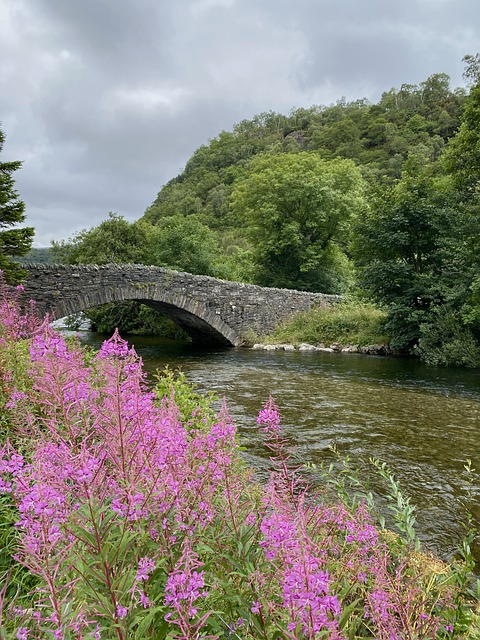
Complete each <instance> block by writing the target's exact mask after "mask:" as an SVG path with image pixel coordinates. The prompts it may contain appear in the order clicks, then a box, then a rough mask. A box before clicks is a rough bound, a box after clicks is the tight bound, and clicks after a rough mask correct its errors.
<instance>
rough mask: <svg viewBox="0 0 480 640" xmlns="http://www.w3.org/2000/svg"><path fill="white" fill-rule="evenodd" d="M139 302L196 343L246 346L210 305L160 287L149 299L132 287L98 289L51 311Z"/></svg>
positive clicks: (68, 312)
mask: <svg viewBox="0 0 480 640" xmlns="http://www.w3.org/2000/svg"><path fill="white" fill-rule="evenodd" d="M127 300H136V301H137V302H140V303H142V304H145V305H147V306H149V307H151V308H153V309H155V310H156V311H158V312H159V313H161V314H162V315H163V316H165V317H167V318H170V319H171V320H172V321H173V322H175V323H176V324H177V325H178V326H179V327H180V328H181V329H183V330H184V331H185V332H186V333H187V334H188V335H189V336H190V337H191V338H192V341H193V342H194V343H196V344H217V345H220V346H226V347H232V346H239V345H241V344H242V343H243V338H242V336H241V335H240V334H239V333H238V332H237V331H235V330H234V329H232V327H230V326H229V325H228V324H227V323H226V322H225V321H224V320H223V319H222V318H221V317H220V314H219V313H218V311H217V312H216V311H213V310H211V309H208V307H207V305H206V304H205V303H204V302H202V301H200V300H194V299H192V298H190V297H187V296H183V295H178V294H172V293H171V292H169V291H166V290H165V289H163V288H161V287H155V292H154V294H153V295H149V296H148V297H147V296H145V294H144V293H143V292H142V291H141V289H140V290H139V289H138V288H135V287H132V286H128V285H127V286H124V287H118V288H115V290H114V291H111V290H110V291H109V292H108V295H107V294H106V293H105V290H101V289H100V290H99V291H97V292H95V293H93V294H92V293H88V294H82V292H81V291H78V292H77V293H76V294H75V295H74V296H71V297H69V298H68V299H63V300H57V302H56V304H54V305H53V306H52V307H51V308H50V312H51V313H52V314H53V315H54V316H55V317H57V318H60V317H64V316H68V315H71V314H74V313H78V312H79V311H85V310H86V309H90V308H92V307H97V306H100V305H102V304H106V303H109V302H114V303H115V302H117V303H119V302H125V301H127Z"/></svg>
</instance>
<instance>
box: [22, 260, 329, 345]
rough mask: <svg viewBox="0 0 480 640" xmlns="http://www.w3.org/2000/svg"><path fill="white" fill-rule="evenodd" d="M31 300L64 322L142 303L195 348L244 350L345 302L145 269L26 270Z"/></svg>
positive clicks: (50, 267) (49, 267)
mask: <svg viewBox="0 0 480 640" xmlns="http://www.w3.org/2000/svg"><path fill="white" fill-rule="evenodd" d="M24 267H25V269H27V270H28V276H27V278H26V280H25V283H24V285H25V295H26V296H27V298H28V299H33V300H35V301H36V302H37V307H38V309H39V310H40V311H41V312H42V313H46V312H48V313H49V314H50V315H51V317H52V318H62V317H64V316H68V315H71V314H74V313H77V312H79V311H85V310H86V309H90V308H91V307H96V306H98V305H101V304H105V303H107V302H123V301H124V300H138V301H139V302H141V303H143V304H146V305H148V306H150V307H153V308H154V309H156V310H157V311H158V312H159V313H161V314H162V315H164V316H166V317H168V318H170V319H171V320H173V321H174V322H175V323H176V324H177V325H179V326H180V327H181V328H182V329H184V330H185V331H186V333H188V334H189V335H190V337H191V338H192V340H193V341H194V342H197V343H216V344H220V345H225V346H241V345H243V344H246V343H247V342H248V337H249V335H251V334H252V332H254V333H255V334H257V335H262V334H267V333H269V332H271V331H272V330H273V329H274V328H275V327H276V325H277V324H279V323H280V322H282V321H284V320H286V319H287V318H289V317H290V316H291V315H293V314H294V313H296V312H297V311H306V310H308V309H310V308H311V307H313V306H316V305H320V304H322V303H323V304H330V303H334V302H338V300H339V296H333V295H326V294H322V293H307V292H302V291H294V290H291V289H273V288H265V287H259V286H256V285H251V284H242V283H239V282H228V281H226V280H217V279H216V278H210V277H208V276H195V275H192V274H191V273H181V272H178V271H172V270H170V269H165V268H162V267H148V266H143V265H130V264H129V265H116V264H115V265H105V266H93V265H76V266H70V265H24Z"/></svg>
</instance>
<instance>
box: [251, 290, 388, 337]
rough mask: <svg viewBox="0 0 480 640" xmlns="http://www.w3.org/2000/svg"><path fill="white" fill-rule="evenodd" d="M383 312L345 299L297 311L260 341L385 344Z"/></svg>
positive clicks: (384, 314)
mask: <svg viewBox="0 0 480 640" xmlns="http://www.w3.org/2000/svg"><path fill="white" fill-rule="evenodd" d="M385 322H386V313H385V312H383V311H381V310H380V309H378V308H377V307H375V306H373V305H371V304H364V303H359V302H356V301H355V302H354V301H346V302H342V303H340V304H336V305H330V306H326V305H322V306H319V307H316V308H314V309H311V310H310V311H307V312H304V313H298V314H296V315H295V316H293V317H292V318H291V319H290V320H289V321H288V322H286V323H284V324H282V325H281V326H279V327H278V328H277V329H276V330H275V332H274V333H273V334H272V335H270V336H267V337H266V338H264V340H263V341H264V342H271V343H272V344H278V343H281V342H286V343H291V344H299V343H301V342H308V343H311V344H319V343H323V344H325V345H330V344H333V343H338V344H340V345H343V346H346V345H358V346H359V347H363V346H367V345H371V344H388V336H387V334H386V332H385Z"/></svg>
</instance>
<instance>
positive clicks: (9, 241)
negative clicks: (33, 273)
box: [0, 129, 34, 284]
mask: <svg viewBox="0 0 480 640" xmlns="http://www.w3.org/2000/svg"><path fill="white" fill-rule="evenodd" d="M4 140H5V136H4V133H3V131H2V130H1V129H0V153H1V152H2V149H3V144H4ZM21 166H22V163H21V162H19V161H15V162H1V161H0V269H1V270H2V271H3V273H4V275H5V278H6V280H7V282H8V283H10V284H15V283H17V282H18V281H19V280H20V279H21V278H22V276H23V275H24V273H25V272H24V271H22V269H21V268H20V267H19V266H18V265H17V264H16V263H15V262H14V261H12V257H15V256H24V255H25V254H26V253H27V252H28V251H29V250H30V247H31V246H32V240H33V235H34V229H33V228H32V227H22V228H17V227H16V225H17V224H18V223H20V222H23V221H24V220H25V203H24V202H23V201H22V200H20V199H19V196H18V193H17V192H16V191H15V189H14V185H15V181H14V179H13V176H12V174H13V172H14V171H16V170H17V169H19V168H20V167H21ZM9 227H14V228H13V229H10V228H9Z"/></svg>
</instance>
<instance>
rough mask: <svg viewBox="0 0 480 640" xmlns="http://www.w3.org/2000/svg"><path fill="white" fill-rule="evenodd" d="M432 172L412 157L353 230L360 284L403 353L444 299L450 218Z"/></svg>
mask: <svg viewBox="0 0 480 640" xmlns="http://www.w3.org/2000/svg"><path fill="white" fill-rule="evenodd" d="M433 173H434V172H433V168H432V165H430V163H428V161H427V160H426V159H425V158H424V157H423V158H422V157H421V156H419V155H412V156H410V158H409V160H408V161H407V162H406V163H405V165H404V170H403V174H402V178H401V180H400V181H399V182H398V183H397V184H396V185H394V186H391V187H389V188H387V189H382V190H379V191H378V193H377V194H376V196H375V197H373V198H372V203H371V204H372V206H371V210H370V213H369V215H368V216H366V217H365V218H363V219H361V220H358V221H357V224H356V228H355V242H354V255H355V259H356V264H357V267H358V268H359V273H360V280H361V285H362V286H363V287H364V289H366V290H367V291H368V292H369V294H370V296H371V297H372V299H373V300H374V301H376V302H377V303H380V304H382V305H384V306H385V307H386V308H387V310H388V313H389V320H388V323H387V327H386V328H387V330H388V331H389V334H390V338H391V345H392V346H393V347H394V348H397V349H401V350H409V349H411V348H413V347H414V346H415V345H416V344H417V342H418V339H419V335H420V327H421V325H422V323H423V322H425V321H426V320H427V319H428V316H429V313H430V310H431V309H432V307H434V306H436V305H439V304H442V303H443V301H444V296H445V291H444V290H443V289H444V284H445V283H444V281H443V280H442V277H441V276H442V274H443V242H444V238H445V236H448V234H449V231H450V226H451V222H452V215H451V211H450V210H449V208H448V197H447V196H446V194H445V193H444V190H443V189H442V188H441V178H437V177H435V175H433Z"/></svg>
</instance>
